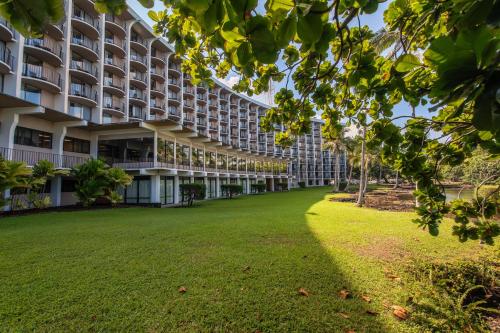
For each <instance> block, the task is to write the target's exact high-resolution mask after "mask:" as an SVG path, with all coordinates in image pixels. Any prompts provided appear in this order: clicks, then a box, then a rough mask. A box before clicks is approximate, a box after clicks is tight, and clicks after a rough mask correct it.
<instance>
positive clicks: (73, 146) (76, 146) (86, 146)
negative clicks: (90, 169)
mask: <svg viewBox="0 0 500 333" xmlns="http://www.w3.org/2000/svg"><path fill="white" fill-rule="evenodd" d="M63 150H64V151H70V152H73V153H81V154H90V141H88V140H82V139H77V138H71V137H65V138H64V144H63Z"/></svg>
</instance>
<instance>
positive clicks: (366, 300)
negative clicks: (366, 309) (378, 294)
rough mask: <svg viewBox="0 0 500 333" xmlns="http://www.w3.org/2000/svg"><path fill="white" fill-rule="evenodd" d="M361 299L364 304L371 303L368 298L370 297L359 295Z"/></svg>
mask: <svg viewBox="0 0 500 333" xmlns="http://www.w3.org/2000/svg"><path fill="white" fill-rule="evenodd" d="M361 298H362V299H363V301H365V302H366V303H370V302H371V301H372V299H371V298H370V296H366V295H361Z"/></svg>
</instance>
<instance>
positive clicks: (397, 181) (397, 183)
mask: <svg viewBox="0 0 500 333" xmlns="http://www.w3.org/2000/svg"><path fill="white" fill-rule="evenodd" d="M398 187H399V171H396V184H394V188H398Z"/></svg>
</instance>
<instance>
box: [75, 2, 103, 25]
mask: <svg viewBox="0 0 500 333" xmlns="http://www.w3.org/2000/svg"><path fill="white" fill-rule="evenodd" d="M73 18H76V19H78V20H80V21H83V22H86V23H88V24H90V25H91V26H93V27H94V28H95V29H96V30H99V20H97V19H95V18H93V17H92V16H90V15H89V14H87V13H86V12H84V11H83V10H82V9H80V8H78V7H75V8H73Z"/></svg>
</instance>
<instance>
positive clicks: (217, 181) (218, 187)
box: [215, 176, 221, 198]
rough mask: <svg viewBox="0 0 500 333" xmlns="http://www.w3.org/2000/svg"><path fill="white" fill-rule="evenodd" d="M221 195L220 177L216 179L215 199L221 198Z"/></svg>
mask: <svg viewBox="0 0 500 333" xmlns="http://www.w3.org/2000/svg"><path fill="white" fill-rule="evenodd" d="M220 195H221V193H220V177H219V176H217V177H216V178H215V197H216V198H220Z"/></svg>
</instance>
